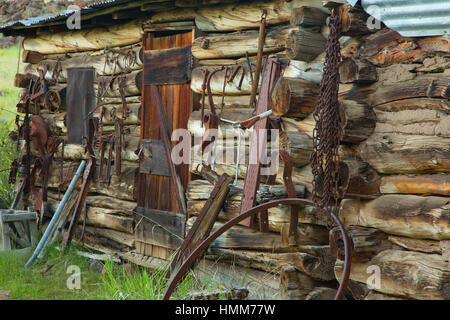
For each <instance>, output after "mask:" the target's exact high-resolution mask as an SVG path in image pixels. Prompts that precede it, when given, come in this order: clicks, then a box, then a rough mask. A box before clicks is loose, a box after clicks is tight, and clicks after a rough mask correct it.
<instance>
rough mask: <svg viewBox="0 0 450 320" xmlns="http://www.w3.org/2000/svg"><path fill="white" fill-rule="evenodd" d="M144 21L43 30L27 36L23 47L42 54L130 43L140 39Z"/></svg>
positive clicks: (96, 48)
mask: <svg viewBox="0 0 450 320" xmlns="http://www.w3.org/2000/svg"><path fill="white" fill-rule="evenodd" d="M142 23H143V21H142V20H140V19H136V20H133V21H131V22H128V23H125V24H115V25H111V26H109V27H99V28H94V29H82V30H79V31H70V32H59V33H53V32H43V33H41V34H39V35H37V36H34V37H27V38H26V39H25V40H24V42H23V48H24V50H31V51H37V52H39V53H41V54H54V53H66V52H80V51H91V50H100V49H104V48H106V47H118V46H125V45H130V44H134V43H138V42H139V41H140V36H141V33H142Z"/></svg>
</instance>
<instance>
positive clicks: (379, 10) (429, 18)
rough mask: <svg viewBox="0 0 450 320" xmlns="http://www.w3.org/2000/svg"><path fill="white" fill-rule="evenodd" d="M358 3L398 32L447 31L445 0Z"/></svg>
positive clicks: (449, 19) (449, 10)
mask: <svg viewBox="0 0 450 320" xmlns="http://www.w3.org/2000/svg"><path fill="white" fill-rule="evenodd" d="M349 2H355V1H349ZM361 4H362V6H363V8H364V10H365V11H366V12H367V13H368V14H370V15H371V16H373V17H375V18H376V19H378V20H380V21H383V22H384V24H385V25H386V26H387V27H388V28H390V29H393V30H395V31H397V32H398V33H400V34H401V35H402V36H405V37H421V36H438V35H448V34H450V1H449V0H362V1H361Z"/></svg>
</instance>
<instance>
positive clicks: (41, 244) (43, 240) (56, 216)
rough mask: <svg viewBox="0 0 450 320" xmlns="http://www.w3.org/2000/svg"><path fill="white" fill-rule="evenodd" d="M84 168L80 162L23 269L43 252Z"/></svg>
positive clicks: (84, 163) (83, 164) (83, 162)
mask: <svg viewBox="0 0 450 320" xmlns="http://www.w3.org/2000/svg"><path fill="white" fill-rule="evenodd" d="M85 166H86V161H85V160H83V161H81V163H80V166H79V167H78V170H77V172H76V173H75V176H74V177H73V178H72V181H71V182H70V185H69V188H68V189H67V191H66V193H65V194H64V197H63V198H62V200H61V202H60V203H59V206H58V209H56V212H55V214H54V215H53V217H52V220H51V221H50V223H49V225H48V227H47V229H46V230H45V232H44V235H43V236H42V238H41V240H40V241H39V244H38V246H37V247H36V249H35V250H34V252H33V255H32V256H31V258H30V259H29V260H28V262H27V263H26V264H25V268H28V267H29V266H30V265H31V264H32V263H33V261H34V260H35V259H36V258H37V256H38V255H39V254H40V252H41V251H42V250H43V248H44V247H45V245H46V244H47V240H48V238H49V237H50V235H51V234H52V233H53V232H54V230H53V229H54V226H55V225H56V223H57V221H58V219H59V216H60V215H61V213H62V209H63V208H64V206H65V204H66V202H67V200H69V196H70V194H71V193H72V191H73V189H75V185H76V183H77V180H78V178H80V177H81V175H82V174H83V171H84V167H85Z"/></svg>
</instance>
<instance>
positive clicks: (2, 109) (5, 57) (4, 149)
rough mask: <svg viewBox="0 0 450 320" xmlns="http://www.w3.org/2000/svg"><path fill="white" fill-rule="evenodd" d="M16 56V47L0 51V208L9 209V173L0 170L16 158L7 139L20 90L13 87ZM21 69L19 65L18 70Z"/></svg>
mask: <svg viewBox="0 0 450 320" xmlns="http://www.w3.org/2000/svg"><path fill="white" fill-rule="evenodd" d="M18 54H19V47H18V46H12V47H9V48H5V49H0V208H6V207H9V204H10V203H11V202H12V200H13V197H14V192H13V186H11V185H9V183H8V177H9V172H8V171H2V170H7V169H8V168H10V166H11V162H12V161H13V160H14V159H15V158H16V157H18V152H17V151H15V146H14V145H13V143H12V141H11V140H10V139H9V132H10V130H12V129H14V119H15V117H16V104H17V102H18V95H19V92H20V88H16V87H14V86H13V84H14V76H15V74H16V72H17V58H18ZM22 69H23V64H22V63H21V64H20V67H19V70H22Z"/></svg>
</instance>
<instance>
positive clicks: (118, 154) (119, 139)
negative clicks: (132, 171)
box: [114, 118, 124, 177]
mask: <svg viewBox="0 0 450 320" xmlns="http://www.w3.org/2000/svg"><path fill="white" fill-rule="evenodd" d="M114 131H115V133H114V151H115V158H114V169H115V171H116V176H118V177H120V175H121V173H122V148H123V147H124V141H123V119H120V118H116V121H115V123H114Z"/></svg>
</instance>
